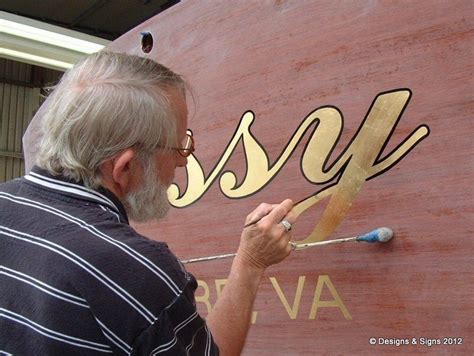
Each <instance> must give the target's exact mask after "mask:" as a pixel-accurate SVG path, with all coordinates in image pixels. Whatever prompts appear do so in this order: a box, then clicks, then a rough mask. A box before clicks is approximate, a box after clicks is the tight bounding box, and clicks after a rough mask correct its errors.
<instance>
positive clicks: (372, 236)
mask: <svg viewBox="0 0 474 356" xmlns="http://www.w3.org/2000/svg"><path fill="white" fill-rule="evenodd" d="M255 223H256V222H252V224H255ZM248 225H249V226H250V225H251V224H248ZM392 237H393V231H392V230H391V229H389V228H388V227H379V228H378V229H375V230H372V231H371V232H368V233H367V234H364V235H360V236H353V237H346V238H342V239H335V240H328V241H318V242H308V243H304V244H296V246H295V248H294V250H295V251H299V250H304V249H306V248H309V247H317V246H324V245H333V244H340V243H343V242H350V241H357V242H370V243H373V242H387V241H389V240H390V239H391V238H392ZM235 255H236V253H227V254H225V255H216V256H208V257H199V258H191V259H189V260H183V261H181V262H182V263H195V262H204V261H213V260H221V259H224V258H229V257H235Z"/></svg>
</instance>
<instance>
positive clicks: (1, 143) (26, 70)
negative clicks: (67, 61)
mask: <svg viewBox="0 0 474 356" xmlns="http://www.w3.org/2000/svg"><path fill="white" fill-rule="evenodd" d="M61 74H62V72H58V71H55V70H51V69H46V68H41V67H36V66H32V65H29V64H25V63H19V62H15V61H11V60H8V59H4V58H0V115H1V118H0V182H5V181H7V180H10V179H13V178H16V177H20V176H22V175H23V174H24V169H25V168H24V161H23V149H22V142H21V139H22V136H23V133H24V132H25V130H26V128H27V126H28V124H29V122H30V120H31V119H32V118H33V115H34V113H35V112H36V110H37V109H38V108H39V106H40V105H41V103H42V101H43V99H42V97H41V88H43V87H44V86H46V85H51V84H52V83H54V82H56V81H57V80H58V79H59V78H60V76H61Z"/></svg>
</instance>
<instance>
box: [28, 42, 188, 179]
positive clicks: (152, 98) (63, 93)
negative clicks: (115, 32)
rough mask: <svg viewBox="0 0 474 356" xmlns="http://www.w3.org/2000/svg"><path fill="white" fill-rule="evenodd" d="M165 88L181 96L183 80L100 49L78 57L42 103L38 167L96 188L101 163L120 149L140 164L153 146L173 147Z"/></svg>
mask: <svg viewBox="0 0 474 356" xmlns="http://www.w3.org/2000/svg"><path fill="white" fill-rule="evenodd" d="M170 88H175V89H178V90H180V91H182V92H183V95H184V93H185V82H184V80H183V79H182V77H181V76H179V75H178V74H175V73H173V72H172V71H171V70H170V69H168V68H166V67H165V66H163V65H161V64H158V63H157V62H155V61H153V60H151V59H146V58H142V57H139V56H135V55H128V54H123V53H114V52H105V51H104V52H99V53H95V54H93V55H91V56H88V57H86V58H84V59H82V60H81V61H80V62H79V63H77V64H76V65H75V66H74V67H73V68H71V69H70V70H69V71H67V72H66V73H65V74H64V75H63V77H62V79H61V81H60V82H59V84H58V85H57V86H56V87H55V88H54V91H53V92H52V93H51V95H50V96H49V98H48V100H47V102H46V103H45V105H47V107H46V110H45V115H44V117H43V125H44V126H43V130H44V138H43V141H42V143H41V148H40V152H39V156H38V160H37V164H38V165H39V166H40V167H42V168H44V169H46V170H47V171H48V172H49V173H51V174H53V175H59V174H62V175H64V176H66V177H68V178H70V179H73V180H75V181H83V182H84V184H85V185H86V186H88V187H91V188H97V187H98V186H99V185H100V184H101V177H100V166H101V164H102V163H103V162H104V161H106V160H107V159H109V158H111V157H113V156H115V155H116V154H118V153H120V152H121V151H123V150H125V149H127V148H131V147H134V148H135V149H136V151H137V153H138V155H139V157H140V159H141V161H142V162H143V161H145V159H144V157H149V155H151V152H152V151H153V150H154V149H156V147H157V145H161V146H164V147H170V146H172V145H175V144H176V142H175V141H176V117H175V114H174V112H173V110H172V107H171V106H170V102H169V99H168V95H169V94H168V93H169V91H168V90H169V89H170Z"/></svg>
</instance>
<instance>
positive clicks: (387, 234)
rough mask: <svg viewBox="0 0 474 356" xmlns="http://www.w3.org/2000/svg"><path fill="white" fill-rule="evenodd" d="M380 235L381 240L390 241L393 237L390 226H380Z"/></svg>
mask: <svg viewBox="0 0 474 356" xmlns="http://www.w3.org/2000/svg"><path fill="white" fill-rule="evenodd" d="M377 230H378V237H379V241H380V242H387V241H390V240H391V239H392V237H393V231H392V229H390V228H388V227H381V228H378V229H377Z"/></svg>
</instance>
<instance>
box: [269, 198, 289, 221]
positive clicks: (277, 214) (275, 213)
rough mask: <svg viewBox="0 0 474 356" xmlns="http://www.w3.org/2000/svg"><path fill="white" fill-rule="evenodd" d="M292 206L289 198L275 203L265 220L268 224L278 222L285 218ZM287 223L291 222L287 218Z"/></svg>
mask: <svg viewBox="0 0 474 356" xmlns="http://www.w3.org/2000/svg"><path fill="white" fill-rule="evenodd" d="M292 208H293V201H292V200H291V199H286V200H284V201H283V202H281V204H279V205H277V206H276V207H275V208H274V209H273V210H272V211H271V212H270V213H269V214H268V215H267V217H265V220H266V221H268V223H270V224H278V223H279V222H280V221H282V220H283V218H285V216H286V215H287V214H288V213H289V212H290V211H291V209H292ZM287 220H288V222H289V223H292V221H290V220H289V219H287Z"/></svg>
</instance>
